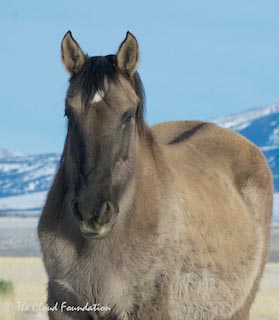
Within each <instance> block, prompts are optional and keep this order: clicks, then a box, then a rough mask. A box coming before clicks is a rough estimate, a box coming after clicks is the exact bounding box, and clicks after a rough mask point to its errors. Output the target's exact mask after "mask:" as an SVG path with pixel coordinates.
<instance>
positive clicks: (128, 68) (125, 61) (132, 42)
mask: <svg viewBox="0 0 279 320" xmlns="http://www.w3.org/2000/svg"><path fill="white" fill-rule="evenodd" d="M138 63H139V46H138V42H137V39H136V38H135V37H134V36H133V35H132V34H131V33H130V32H129V31H128V32H127V34H126V38H125V40H124V41H123V42H122V43H121V45H120V47H119V49H118V52H117V64H118V67H119V69H120V70H122V71H124V72H127V73H128V74H130V75H133V74H134V73H135V72H136V70H137V66H138Z"/></svg>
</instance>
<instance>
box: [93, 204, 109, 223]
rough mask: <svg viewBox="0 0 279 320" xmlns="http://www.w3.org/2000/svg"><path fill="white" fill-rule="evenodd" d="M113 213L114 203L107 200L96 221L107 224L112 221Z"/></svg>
mask: <svg viewBox="0 0 279 320" xmlns="http://www.w3.org/2000/svg"><path fill="white" fill-rule="evenodd" d="M111 213H112V204H111V203H110V202H109V201H106V202H104V203H103V204H102V206H101V209H100V211H99V213H98V214H97V217H96V219H95V220H96V221H97V222H99V223H101V224H105V223H108V222H109V221H110V218H111Z"/></svg>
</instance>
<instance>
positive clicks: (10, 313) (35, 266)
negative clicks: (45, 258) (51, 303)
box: [0, 257, 47, 320]
mask: <svg viewBox="0 0 279 320" xmlns="http://www.w3.org/2000/svg"><path fill="white" fill-rule="evenodd" d="M0 278H3V279H6V280H11V281H12V283H13V285H14V293H13V294H12V295H7V296H3V295H2V296H0V319H1V320H22V319H26V320H27V319H28V320H31V319H41V320H43V319H46V317H43V316H44V315H43V314H41V316H42V317H39V314H33V312H30V311H29V312H27V311H25V312H23V311H20V310H19V303H18V302H19V301H20V302H24V303H26V305H27V306H30V309H32V306H33V304H34V303H36V302H45V301H46V284H47V277H46V274H45V271H44V267H43V264H42V261H41V259H40V258H9V257H0ZM10 302H11V303H12V304H13V305H12V306H10V307H8V305H7V303H10ZM4 307H6V308H7V309H8V310H4Z"/></svg>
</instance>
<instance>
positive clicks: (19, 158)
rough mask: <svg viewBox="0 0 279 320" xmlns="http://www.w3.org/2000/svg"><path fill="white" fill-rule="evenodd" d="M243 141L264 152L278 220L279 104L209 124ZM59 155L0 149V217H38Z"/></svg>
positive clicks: (221, 118) (216, 120)
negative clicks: (230, 131)
mask: <svg viewBox="0 0 279 320" xmlns="http://www.w3.org/2000/svg"><path fill="white" fill-rule="evenodd" d="M212 122H215V123H216V124H218V125H219V126H221V127H225V128H230V129H232V130H235V131H237V132H239V133H240V134H242V135H244V136H245V137H247V138H248V139H249V140H251V141H252V142H254V143H255V144H256V145H258V146H259V147H260V148H261V150H262V151H263V152H264V154H265V156H266V158H267V161H268V163H269V166H270V168H271V170H272V172H273V175H274V185H275V191H276V192H277V194H276V195H275V198H274V200H275V202H276V207H275V214H276V215H277V216H278V219H279V201H278V200H279V104H273V105H270V106H266V107H262V108H257V109H251V110H248V111H245V112H241V113H238V114H234V115H230V116H226V117H220V118H217V119H214V120H212ZM59 159H60V155H59V154H56V153H49V154H39V155H24V154H21V153H18V152H11V151H8V150H3V149H0V216H1V215H2V216H3V215H7V216H11V215H24V216H26V215H31V216H33V215H38V214H39V212H40V210H41V208H42V206H43V204H44V201H45V198H46V194H47V190H48V189H49V187H50V185H51V182H52V180H53V176H54V174H55V171H56V168H57V165H58V163H59Z"/></svg>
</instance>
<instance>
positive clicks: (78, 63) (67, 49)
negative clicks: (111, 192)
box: [61, 31, 88, 75]
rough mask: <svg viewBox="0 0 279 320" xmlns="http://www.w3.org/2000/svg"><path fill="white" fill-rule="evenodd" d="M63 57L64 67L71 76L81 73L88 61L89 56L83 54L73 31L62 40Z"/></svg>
mask: <svg viewBox="0 0 279 320" xmlns="http://www.w3.org/2000/svg"><path fill="white" fill-rule="evenodd" d="M61 55H62V61H63V63H64V66H65V68H66V70H67V71H68V72H69V73H70V74H71V75H73V74H75V73H77V72H79V71H80V70H81V68H82V67H83V66H84V64H85V62H86V61H87V59H88V55H87V54H84V53H83V51H82V50H81V48H80V46H79V45H78V43H77V42H76V40H75V39H74V38H73V36H72V33H71V31H68V32H67V33H66V34H65V36H64V38H63V40H62V43H61Z"/></svg>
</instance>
